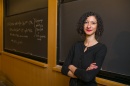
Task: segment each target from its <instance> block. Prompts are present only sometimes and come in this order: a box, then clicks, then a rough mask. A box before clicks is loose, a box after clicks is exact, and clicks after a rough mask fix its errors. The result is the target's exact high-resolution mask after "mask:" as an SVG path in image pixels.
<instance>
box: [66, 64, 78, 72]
mask: <svg viewBox="0 0 130 86" xmlns="http://www.w3.org/2000/svg"><path fill="white" fill-rule="evenodd" d="M68 68H69V69H70V71H71V72H72V73H74V72H75V70H76V69H77V67H75V66H74V65H69V67H68Z"/></svg>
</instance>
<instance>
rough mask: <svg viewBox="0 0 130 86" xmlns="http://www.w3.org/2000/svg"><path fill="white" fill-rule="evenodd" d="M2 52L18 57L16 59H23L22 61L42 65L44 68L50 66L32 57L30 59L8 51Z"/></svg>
mask: <svg viewBox="0 0 130 86" xmlns="http://www.w3.org/2000/svg"><path fill="white" fill-rule="evenodd" d="M2 54H3V55H7V56H10V57H13V58H16V59H19V60H22V61H26V62H28V63H31V64H34V65H37V66H40V67H43V68H46V67H48V65H47V64H45V63H42V62H39V61H36V60H32V59H28V58H25V57H22V56H18V55H14V54H11V53H7V52H2Z"/></svg>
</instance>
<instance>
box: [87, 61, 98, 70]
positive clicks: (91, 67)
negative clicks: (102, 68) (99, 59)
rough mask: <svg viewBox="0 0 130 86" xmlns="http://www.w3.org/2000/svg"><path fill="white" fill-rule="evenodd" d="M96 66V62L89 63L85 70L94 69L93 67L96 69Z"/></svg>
mask: <svg viewBox="0 0 130 86" xmlns="http://www.w3.org/2000/svg"><path fill="white" fill-rule="evenodd" d="M97 68H98V66H97V65H96V63H91V64H90V66H89V67H88V68H87V69H86V71H88V70H94V69H97Z"/></svg>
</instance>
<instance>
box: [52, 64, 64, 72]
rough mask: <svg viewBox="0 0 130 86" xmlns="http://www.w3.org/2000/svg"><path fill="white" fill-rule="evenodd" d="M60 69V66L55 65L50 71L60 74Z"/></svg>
mask: <svg viewBox="0 0 130 86" xmlns="http://www.w3.org/2000/svg"><path fill="white" fill-rule="evenodd" d="M61 68H62V66H60V65H57V66H55V67H53V69H52V70H54V71H57V72H61Z"/></svg>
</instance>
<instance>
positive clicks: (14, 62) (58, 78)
mask: <svg viewBox="0 0 130 86" xmlns="http://www.w3.org/2000/svg"><path fill="white" fill-rule="evenodd" d="M2 29H3V0H0V70H1V71H2V72H3V73H4V74H5V75H6V76H7V77H8V79H9V80H10V81H11V82H12V83H14V84H15V85H16V86H68V83H69V77H67V76H64V75H62V74H61V73H60V69H61V66H57V65H56V45H57V44H56V43H57V42H56V40H57V0H48V64H44V63H41V62H38V61H34V60H31V59H27V58H24V57H21V56H17V55H13V54H10V53H7V52H4V51H3V48H2V47H3V44H2V43H3V39H2V38H3V36H2V34H3V32H2ZM97 82H98V83H99V86H101V85H100V84H102V85H106V86H125V85H123V84H120V83H117V82H113V81H109V80H105V79H101V78H97Z"/></svg>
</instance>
